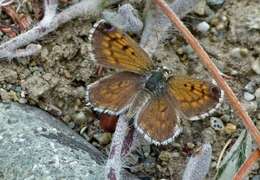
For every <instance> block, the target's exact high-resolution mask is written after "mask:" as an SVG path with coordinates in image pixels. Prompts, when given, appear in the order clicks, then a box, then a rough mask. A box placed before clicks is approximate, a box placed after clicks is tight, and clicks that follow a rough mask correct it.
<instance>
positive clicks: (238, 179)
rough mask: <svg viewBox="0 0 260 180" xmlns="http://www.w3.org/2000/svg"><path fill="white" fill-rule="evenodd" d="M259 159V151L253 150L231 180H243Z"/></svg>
mask: <svg viewBox="0 0 260 180" xmlns="http://www.w3.org/2000/svg"><path fill="white" fill-rule="evenodd" d="M259 158H260V150H258V149H257V150H255V151H254V152H252V153H251V154H250V156H249V157H248V158H247V160H246V161H245V162H244V163H243V164H242V166H241V167H240V168H239V170H238V171H237V173H236V174H235V176H234V177H233V180H242V179H244V178H245V176H246V174H247V173H248V171H249V170H250V168H251V167H252V166H253V165H254V163H255V162H256V161H257V160H258V159H259Z"/></svg>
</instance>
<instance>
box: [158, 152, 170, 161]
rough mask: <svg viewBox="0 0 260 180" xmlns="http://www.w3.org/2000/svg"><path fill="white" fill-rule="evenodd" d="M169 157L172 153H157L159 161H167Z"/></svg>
mask: <svg viewBox="0 0 260 180" xmlns="http://www.w3.org/2000/svg"><path fill="white" fill-rule="evenodd" d="M171 157H172V155H171V153H170V152H168V151H161V153H160V155H159V159H160V160H161V161H165V162H168V161H169V160H170V159H171Z"/></svg>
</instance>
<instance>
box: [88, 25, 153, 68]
mask: <svg viewBox="0 0 260 180" xmlns="http://www.w3.org/2000/svg"><path fill="white" fill-rule="evenodd" d="M89 40H90V47H89V49H90V53H91V55H92V59H93V60H94V61H96V62H97V63H98V64H100V65H104V66H107V67H110V68H116V69H121V70H125V71H131V72H135V73H144V72H146V71H149V70H150V69H152V67H153V64H152V61H151V59H150V58H149V57H148V55H147V54H146V53H145V52H144V50H143V49H142V48H141V47H139V45H138V44H137V43H136V42H135V41H134V40H133V39H132V38H131V37H130V36H128V35H127V34H126V33H124V32H122V31H121V30H119V29H117V28H116V27H114V26H112V25H110V24H109V23H107V22H105V21H104V20H101V21H98V22H97V23H96V24H95V25H94V28H93V29H91V30H90V35H89Z"/></svg>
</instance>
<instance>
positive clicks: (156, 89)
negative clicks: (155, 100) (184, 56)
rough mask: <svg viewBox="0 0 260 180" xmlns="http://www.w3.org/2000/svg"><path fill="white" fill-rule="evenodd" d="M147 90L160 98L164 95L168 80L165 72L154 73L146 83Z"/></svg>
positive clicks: (157, 71)
mask: <svg viewBox="0 0 260 180" xmlns="http://www.w3.org/2000/svg"><path fill="white" fill-rule="evenodd" d="M145 88H146V89H147V90H149V92H151V93H152V94H154V95H156V96H159V95H161V94H162V93H164V91H165V89H166V78H165V76H164V73H163V71H161V70H156V71H152V73H151V74H150V76H149V77H148V79H147V81H146V83H145Z"/></svg>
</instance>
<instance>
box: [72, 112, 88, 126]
mask: <svg viewBox="0 0 260 180" xmlns="http://www.w3.org/2000/svg"><path fill="white" fill-rule="evenodd" d="M72 119H73V120H74V122H75V123H76V124H81V123H82V122H85V121H87V117H86V115H85V113H84V112H82V111H80V112H77V113H74V114H73V115H72Z"/></svg>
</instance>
